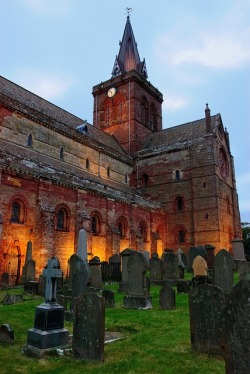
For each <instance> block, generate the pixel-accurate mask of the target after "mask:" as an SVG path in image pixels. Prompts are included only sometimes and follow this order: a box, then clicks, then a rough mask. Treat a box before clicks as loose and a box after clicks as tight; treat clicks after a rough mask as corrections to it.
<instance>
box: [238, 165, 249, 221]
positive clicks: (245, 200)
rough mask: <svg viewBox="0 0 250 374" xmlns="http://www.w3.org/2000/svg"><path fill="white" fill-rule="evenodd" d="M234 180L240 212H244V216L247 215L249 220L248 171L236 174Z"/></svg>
mask: <svg viewBox="0 0 250 374" xmlns="http://www.w3.org/2000/svg"><path fill="white" fill-rule="evenodd" d="M236 181H237V190H238V194H239V205H240V212H241V214H244V216H246V215H247V216H248V220H249V221H250V192H249V186H250V172H248V173H245V174H244V175H239V176H237V177H236Z"/></svg>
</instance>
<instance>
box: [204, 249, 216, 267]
mask: <svg viewBox="0 0 250 374" xmlns="http://www.w3.org/2000/svg"><path fill="white" fill-rule="evenodd" d="M205 248H206V251H207V259H206V260H207V266H208V268H212V267H213V264H214V250H215V247H214V246H213V245H211V244H205Z"/></svg>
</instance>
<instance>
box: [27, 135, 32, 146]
mask: <svg viewBox="0 0 250 374" xmlns="http://www.w3.org/2000/svg"><path fill="white" fill-rule="evenodd" d="M32 144H33V138H32V135H31V134H29V136H28V141H27V145H28V147H32Z"/></svg>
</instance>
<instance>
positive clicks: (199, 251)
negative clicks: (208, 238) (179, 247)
mask: <svg viewBox="0 0 250 374" xmlns="http://www.w3.org/2000/svg"><path fill="white" fill-rule="evenodd" d="M197 256H202V257H203V258H204V259H205V260H206V259H207V251H206V249H205V247H203V246H202V245H198V247H190V249H189V251H188V255H187V271H189V272H192V271H193V261H194V259H195V257H197Z"/></svg>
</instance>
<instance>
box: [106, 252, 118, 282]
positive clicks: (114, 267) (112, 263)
mask: <svg viewBox="0 0 250 374" xmlns="http://www.w3.org/2000/svg"><path fill="white" fill-rule="evenodd" d="M109 277H110V281H111V282H120V281H121V257H120V256H119V255H118V254H114V255H113V256H111V257H110V258H109Z"/></svg>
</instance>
